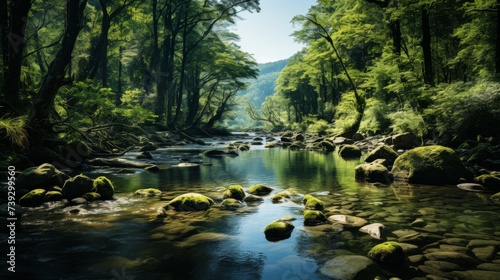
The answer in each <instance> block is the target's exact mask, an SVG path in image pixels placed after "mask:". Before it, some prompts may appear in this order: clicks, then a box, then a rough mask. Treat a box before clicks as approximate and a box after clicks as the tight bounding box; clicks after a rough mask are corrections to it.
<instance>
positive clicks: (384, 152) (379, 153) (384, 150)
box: [365, 145, 399, 165]
mask: <svg viewBox="0 0 500 280" xmlns="http://www.w3.org/2000/svg"><path fill="white" fill-rule="evenodd" d="M398 157H399V154H398V153H397V152H396V151H394V149H393V148H391V147H389V146H387V145H382V146H378V147H377V148H375V149H374V150H373V151H371V152H370V153H369V154H368V155H367V156H366V159H365V161H366V162H372V161H374V160H376V159H379V158H381V159H386V160H387V162H388V163H387V164H388V165H392V164H393V163H394V161H395V160H396V159H397V158H398Z"/></svg>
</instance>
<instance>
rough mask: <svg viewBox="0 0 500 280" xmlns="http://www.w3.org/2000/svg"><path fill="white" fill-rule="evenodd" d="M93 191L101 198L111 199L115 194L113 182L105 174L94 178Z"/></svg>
mask: <svg viewBox="0 0 500 280" xmlns="http://www.w3.org/2000/svg"><path fill="white" fill-rule="evenodd" d="M92 190H93V192H96V193H98V194H100V195H101V199H104V200H107V199H112V198H113V195H114V194H115V187H114V186H113V183H112V182H111V181H110V180H109V179H108V178H106V177H105V176H99V177H97V178H96V179H95V180H94V183H93V189H92Z"/></svg>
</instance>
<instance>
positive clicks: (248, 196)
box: [243, 194, 264, 202]
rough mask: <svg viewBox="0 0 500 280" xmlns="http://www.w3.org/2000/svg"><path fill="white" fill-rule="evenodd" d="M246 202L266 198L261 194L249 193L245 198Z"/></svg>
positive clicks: (259, 200)
mask: <svg viewBox="0 0 500 280" xmlns="http://www.w3.org/2000/svg"><path fill="white" fill-rule="evenodd" d="M243 201H244V202H262V201H264V199H263V198H262V197H260V196H256V195H253V194H247V195H246V196H245V198H244V199H243Z"/></svg>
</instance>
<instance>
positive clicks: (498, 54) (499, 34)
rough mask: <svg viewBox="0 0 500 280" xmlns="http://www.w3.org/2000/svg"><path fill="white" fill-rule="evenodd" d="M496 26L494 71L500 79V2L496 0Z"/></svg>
mask: <svg viewBox="0 0 500 280" xmlns="http://www.w3.org/2000/svg"><path fill="white" fill-rule="evenodd" d="M496 14H497V26H496V36H495V37H496V38H495V45H496V48H495V70H496V75H497V78H499V77H500V0H497V8H496Z"/></svg>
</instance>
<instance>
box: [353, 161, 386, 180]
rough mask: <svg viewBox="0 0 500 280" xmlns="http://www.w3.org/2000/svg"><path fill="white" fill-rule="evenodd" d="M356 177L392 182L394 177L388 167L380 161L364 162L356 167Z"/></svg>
mask: <svg viewBox="0 0 500 280" xmlns="http://www.w3.org/2000/svg"><path fill="white" fill-rule="evenodd" d="M354 174H355V177H356V179H358V180H365V181H367V182H380V183H385V184H390V183H391V182H392V181H393V180H394V178H393V175H392V173H391V172H389V170H388V169H387V167H385V166H383V165H382V164H379V163H362V164H360V165H358V166H356V168H355V169H354Z"/></svg>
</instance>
